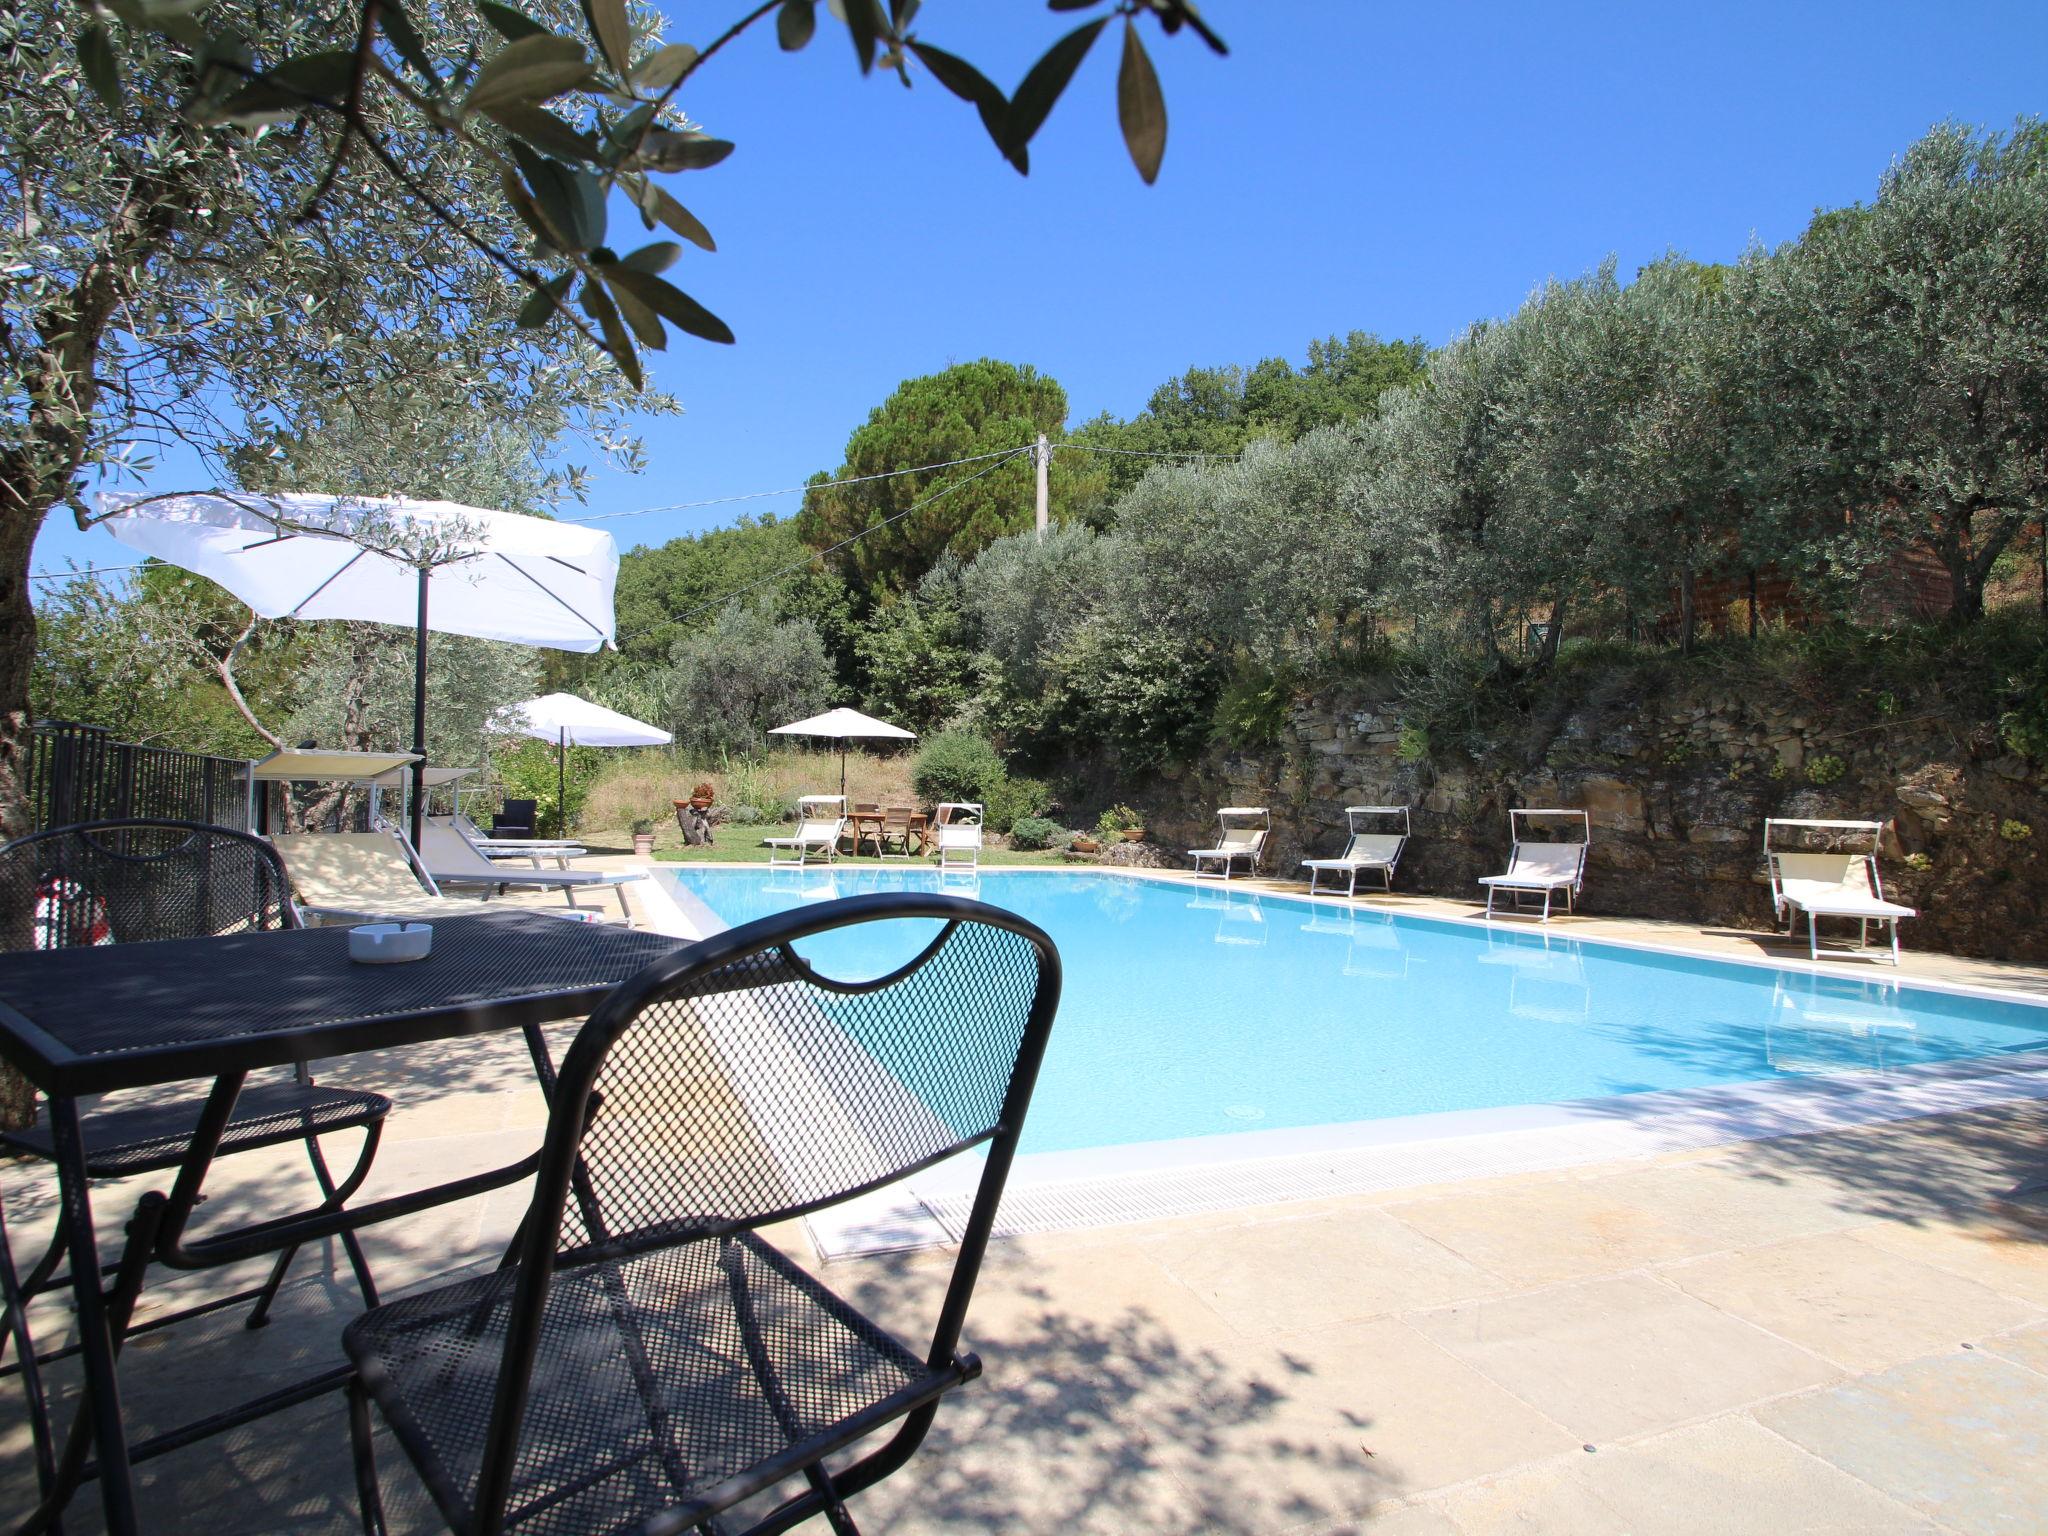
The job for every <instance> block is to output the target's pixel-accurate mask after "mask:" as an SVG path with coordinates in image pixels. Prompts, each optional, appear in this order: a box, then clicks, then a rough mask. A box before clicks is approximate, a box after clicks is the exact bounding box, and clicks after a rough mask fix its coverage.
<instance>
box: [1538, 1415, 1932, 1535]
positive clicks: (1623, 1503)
mask: <svg viewBox="0 0 2048 1536" xmlns="http://www.w3.org/2000/svg"><path fill="white" fill-rule="evenodd" d="M1576 1471H1577V1474H1578V1477H1579V1479H1580V1481H1581V1482H1583V1483H1584V1484H1585V1486H1586V1487H1587V1488H1589V1489H1590V1490H1591V1491H1592V1492H1593V1493H1594V1495H1595V1496H1596V1497H1598V1498H1599V1499H1600V1501H1601V1502H1602V1503H1603V1504H1605V1505H1607V1507H1608V1508H1610V1509H1612V1510H1613V1511H1614V1512H1615V1513H1616V1514H1617V1515H1619V1516H1620V1517H1621V1519H1622V1521H1623V1522H1624V1524H1625V1525H1626V1526H1627V1528H1628V1529H1630V1530H1634V1531H1658V1532H1661V1533H1665V1536H1719V1533H1722V1532H1726V1531H1745V1530H1749V1531H1772V1532H1777V1533H1780V1536H1791V1533H1794V1532H1802V1533H1816V1536H1817V1533H1820V1532H1828V1533H1831V1536H1832V1533H1840V1536H1850V1533H1858V1536H1861V1533H1865V1532H1868V1533H1871V1536H1877V1533H1879V1532H1886V1533H1891V1532H1907V1531H1912V1532H1921V1531H1930V1532H1931V1531H1933V1530H1934V1529H1935V1527H1934V1526H1933V1525H1932V1523H1930V1522H1929V1521H1928V1520H1926V1519H1925V1518H1924V1517H1922V1516H1920V1515H1918V1514H1916V1513H1915V1512H1914V1511H1912V1510H1910V1509H1908V1508H1907V1507H1906V1506H1904V1505H1902V1504H1900V1503H1898V1502H1897V1501H1896V1500H1894V1499H1892V1498H1890V1497H1888V1496H1887V1495H1885V1494H1882V1493H1879V1492H1878V1491H1877V1490H1876V1489H1874V1488H1872V1487H1871V1486H1870V1485H1869V1484H1867V1483H1863V1482H1860V1481H1858V1480H1857V1479H1856V1478H1854V1477H1851V1476H1850V1475H1849V1474H1848V1473H1846V1472H1844V1471H1842V1470H1841V1469H1840V1468H1838V1467H1834V1466H1831V1465H1829V1464H1828V1463H1827V1462H1824V1461H1821V1460H1819V1459H1818V1458H1816V1457H1814V1456H1812V1455H1810V1454H1809V1453H1808V1452H1806V1451H1804V1450H1802V1449H1800V1448H1799V1447H1797V1446H1795V1445H1793V1444H1791V1443H1790V1442H1789V1441H1786V1440H1784V1439H1781V1438H1780V1437H1779V1436H1777V1435H1774V1434H1772V1433H1771V1432H1770V1431H1769V1430H1767V1429H1765V1428H1763V1426H1761V1425H1760V1424H1758V1423H1757V1422H1756V1421H1755V1420H1754V1419H1752V1418H1750V1417H1749V1416H1748V1415H1746V1414H1731V1415H1728V1416H1726V1417H1724V1418H1719V1419H1713V1420H1710V1421H1709V1422H1707V1423H1705V1424H1696V1425H1691V1426H1689V1427H1687V1428H1685V1429H1680V1430H1674V1431H1672V1432H1671V1433H1669V1434H1665V1435H1658V1436H1656V1437H1655V1438H1653V1439H1649V1440H1642V1441H1638V1442H1636V1443H1635V1444H1633V1445H1626V1446H1621V1447H1617V1448H1615V1449H1614V1450H1613V1451H1612V1452H1611V1453H1610V1452H1609V1451H1607V1450H1602V1451H1600V1452H1599V1453H1597V1454H1595V1455H1591V1456H1587V1457H1585V1458H1584V1459H1583V1460H1582V1462H1581V1463H1580V1464H1579V1465H1578V1467H1577V1468H1576Z"/></svg>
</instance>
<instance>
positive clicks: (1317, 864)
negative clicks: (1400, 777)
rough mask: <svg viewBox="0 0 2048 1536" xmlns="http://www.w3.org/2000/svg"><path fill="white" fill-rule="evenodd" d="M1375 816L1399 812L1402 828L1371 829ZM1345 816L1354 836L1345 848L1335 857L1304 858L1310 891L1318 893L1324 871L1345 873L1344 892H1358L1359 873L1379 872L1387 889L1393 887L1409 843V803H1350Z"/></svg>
mask: <svg viewBox="0 0 2048 1536" xmlns="http://www.w3.org/2000/svg"><path fill="white" fill-rule="evenodd" d="M1374 816H1398V817H1400V818H1401V830H1400V831H1399V832H1372V831H1368V830H1366V822H1367V821H1368V820H1369V819H1370V818H1371V817H1374ZM1344 819H1345V821H1346V822H1347V823H1349V825H1350V828H1351V840H1350V841H1349V842H1347V843H1346V844H1345V845H1344V851H1343V852H1342V853H1340V854H1338V855H1337V857H1336V858H1334V859H1303V860H1302V861H1301V867H1302V868H1303V869H1305V870H1307V871H1308V893H1309V894H1310V895H1311V896H1313V895H1315V894H1317V892H1318V891H1319V889H1320V886H1319V885H1318V884H1317V882H1318V881H1320V880H1321V879H1322V877H1323V876H1324V875H1325V874H1330V875H1343V876H1345V886H1344V894H1345V895H1346V896H1356V895H1357V894H1358V877H1359V876H1360V875H1361V874H1377V875H1378V876H1379V877H1380V879H1381V880H1382V881H1383V882H1384V883H1385V888H1386V889H1387V890H1390V891H1391V890H1392V889H1393V888H1394V866H1395V865H1397V864H1399V863H1400V862H1401V851H1402V850H1403V849H1404V848H1406V847H1407V846H1408V832H1409V824H1408V807H1407V806H1405V805H1347V806H1345V807H1344Z"/></svg>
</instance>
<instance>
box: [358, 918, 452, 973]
mask: <svg viewBox="0 0 2048 1536" xmlns="http://www.w3.org/2000/svg"><path fill="white" fill-rule="evenodd" d="M433 947H434V927H433V924H431V923H365V924H363V926H362V927H360V928H351V929H349V931H348V957H349V959H351V960H360V961H362V962H363V964H365V965H397V964H398V963H399V962H400V961H403V960H424V959H426V958H427V952H428V951H429V950H431V949H432V948H433Z"/></svg>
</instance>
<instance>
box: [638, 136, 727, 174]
mask: <svg viewBox="0 0 2048 1536" xmlns="http://www.w3.org/2000/svg"><path fill="white" fill-rule="evenodd" d="M732 148H733V147H732V141H731V140H730V139H714V138H712V137H711V136H710V135H709V134H703V133H670V132H669V131H668V130H667V129H657V130H655V131H654V132H653V133H650V134H648V135H647V137H646V138H644V139H642V140H641V141H640V155H639V159H640V162H641V164H643V165H648V166H652V167H653V168H654V169H655V170H657V171H701V170H704V169H706V168H707V167H709V166H714V165H716V164H718V162H719V161H721V160H723V159H724V158H725V157H726V156H727V155H729V154H731V153H732Z"/></svg>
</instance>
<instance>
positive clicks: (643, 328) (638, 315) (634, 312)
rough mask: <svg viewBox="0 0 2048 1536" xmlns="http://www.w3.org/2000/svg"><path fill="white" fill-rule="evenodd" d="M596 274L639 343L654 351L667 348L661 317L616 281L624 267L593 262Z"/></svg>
mask: <svg viewBox="0 0 2048 1536" xmlns="http://www.w3.org/2000/svg"><path fill="white" fill-rule="evenodd" d="M592 265H594V266H595V267H596V268H597V275H598V276H599V277H601V278H603V279H604V285H605V287H607V288H609V289H610V290H611V297H612V302H613V303H615V304H617V305H618V306H619V313H620V314H621V315H622V316H623V317H624V318H625V321H626V325H627V328H628V329H630V330H631V331H632V333H633V334H634V335H635V336H637V337H639V338H640V344H641V345H642V346H644V347H651V348H652V349H653V350H655V351H656V352H666V351H667V350H668V332H667V331H666V330H664V329H663V328H662V324H661V317H660V316H659V315H657V314H655V312H654V311H653V310H651V309H649V308H648V307H647V305H646V304H645V303H644V302H643V301H642V300H641V299H640V297H639V296H638V295H637V294H635V293H634V292H633V291H632V290H631V289H630V288H627V287H625V286H623V285H622V284H621V283H620V282H619V281H618V276H619V273H620V272H621V271H623V270H624V269H623V268H621V267H620V266H618V265H617V264H616V263H614V262H608V261H599V262H593V263H592Z"/></svg>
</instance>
